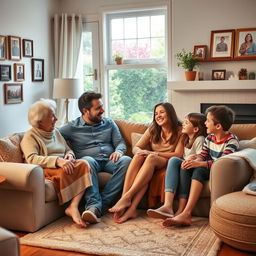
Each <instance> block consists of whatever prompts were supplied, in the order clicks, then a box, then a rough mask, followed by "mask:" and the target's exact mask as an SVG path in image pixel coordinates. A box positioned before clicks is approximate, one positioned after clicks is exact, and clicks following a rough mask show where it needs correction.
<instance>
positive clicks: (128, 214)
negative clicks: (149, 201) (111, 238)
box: [116, 208, 137, 224]
mask: <svg viewBox="0 0 256 256" xmlns="http://www.w3.org/2000/svg"><path fill="white" fill-rule="evenodd" d="M136 217H137V210H136V209H135V210H134V209H133V208H128V209H127V211H126V212H125V213H124V214H123V215H122V216H121V217H120V218H119V219H118V220H117V221H116V223H119V224H121V223H124V222H125V221H127V220H129V219H135V218H136Z"/></svg>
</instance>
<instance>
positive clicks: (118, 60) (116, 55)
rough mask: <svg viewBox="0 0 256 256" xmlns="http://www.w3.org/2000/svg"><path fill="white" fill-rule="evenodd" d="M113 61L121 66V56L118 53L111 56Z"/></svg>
mask: <svg viewBox="0 0 256 256" xmlns="http://www.w3.org/2000/svg"><path fill="white" fill-rule="evenodd" d="M113 59H114V60H115V62H116V64H117V65H121V64H122V63H123V55H122V54H120V53H118V52H117V53H115V54H114V55H113Z"/></svg>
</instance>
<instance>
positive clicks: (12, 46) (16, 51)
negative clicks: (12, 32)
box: [8, 36, 21, 60]
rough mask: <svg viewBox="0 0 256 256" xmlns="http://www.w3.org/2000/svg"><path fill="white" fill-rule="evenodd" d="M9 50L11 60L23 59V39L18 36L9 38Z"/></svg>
mask: <svg viewBox="0 0 256 256" xmlns="http://www.w3.org/2000/svg"><path fill="white" fill-rule="evenodd" d="M8 49H9V59H10V60H20V59H21V39H20V37H18V36H8Z"/></svg>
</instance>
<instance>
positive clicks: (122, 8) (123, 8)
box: [100, 0, 172, 117]
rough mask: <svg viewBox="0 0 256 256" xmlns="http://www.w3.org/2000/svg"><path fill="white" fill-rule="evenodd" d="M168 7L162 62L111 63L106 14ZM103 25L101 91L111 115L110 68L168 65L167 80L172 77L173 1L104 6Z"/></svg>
mask: <svg viewBox="0 0 256 256" xmlns="http://www.w3.org/2000/svg"><path fill="white" fill-rule="evenodd" d="M159 8H161V9H163V8H165V9H166V21H165V22H166V29H165V38H166V43H165V47H166V58H165V60H164V61H162V62H161V63H156V62H154V63H132V64H122V65H116V64H113V63H109V59H108V58H109V57H108V52H109V51H108V50H107V44H106V42H107V33H108V32H107V25H106V15H107V14H111V13H112V14H114V13H121V12H125V13H127V12H129V11H130V12H132V11H133V10H134V11H136V10H137V11H138V10H148V11H149V10H152V9H153V10H154V9H159ZM100 17H101V22H100V24H101V26H100V34H101V36H102V38H101V40H100V41H101V52H102V59H101V60H102V61H101V77H102V78H103V79H102V80H101V82H102V84H101V92H102V93H103V102H104V106H105V115H106V117H109V89H108V80H109V77H108V71H109V70H117V69H138V68H141V69H143V68H163V67H167V80H170V77H171V68H170V65H171V63H172V59H171V54H170V53H171V52H172V51H171V46H172V45H171V38H172V33H171V28H172V26H171V2H170V1H169V0H163V1H162V0H159V1H157V0H156V1H155V2H154V3H141V4H133V5H115V6H112V7H110V6H109V7H102V8H101V16H100Z"/></svg>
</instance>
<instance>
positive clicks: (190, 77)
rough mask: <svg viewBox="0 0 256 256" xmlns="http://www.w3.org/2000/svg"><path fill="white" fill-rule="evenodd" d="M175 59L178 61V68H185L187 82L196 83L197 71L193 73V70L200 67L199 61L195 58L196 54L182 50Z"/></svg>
mask: <svg viewBox="0 0 256 256" xmlns="http://www.w3.org/2000/svg"><path fill="white" fill-rule="evenodd" d="M175 57H176V59H177V60H178V63H177V65H178V67H183V68H184V69H185V70H186V71H185V76H186V80H187V81H194V80H195V78H196V71H193V69H194V68H195V67H196V66H198V65H199V61H198V60H197V59H196V58H195V56H194V54H193V53H192V52H186V51H185V50H184V49H182V51H181V52H179V53H177V54H176V55H175Z"/></svg>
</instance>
